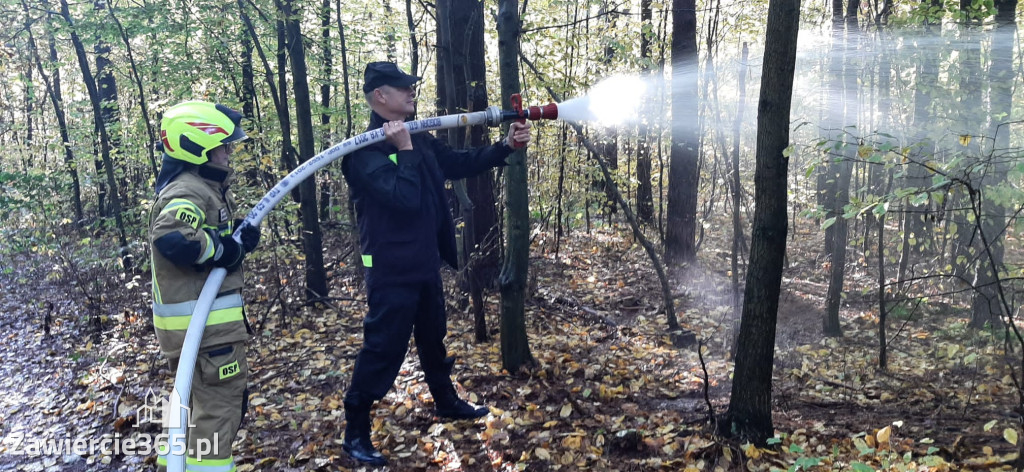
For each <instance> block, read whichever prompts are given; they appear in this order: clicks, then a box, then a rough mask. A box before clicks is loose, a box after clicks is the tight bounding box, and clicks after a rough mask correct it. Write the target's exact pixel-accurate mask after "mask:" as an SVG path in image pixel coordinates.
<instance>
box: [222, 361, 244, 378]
mask: <svg viewBox="0 0 1024 472" xmlns="http://www.w3.org/2000/svg"><path fill="white" fill-rule="evenodd" d="M239 372H241V369H239V367H238V361H235V362H232V363H230V364H228V365H225V366H221V368H220V379H221V380H224V379H226V378H230V377H234V376H236V375H238V373H239Z"/></svg>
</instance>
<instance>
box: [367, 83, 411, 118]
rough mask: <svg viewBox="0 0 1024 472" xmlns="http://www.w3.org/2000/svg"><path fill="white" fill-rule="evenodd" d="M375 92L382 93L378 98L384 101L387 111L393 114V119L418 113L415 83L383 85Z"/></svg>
mask: <svg viewBox="0 0 1024 472" xmlns="http://www.w3.org/2000/svg"><path fill="white" fill-rule="evenodd" d="M375 93H379V94H380V97H379V98H378V99H379V100H380V101H381V102H382V105H383V108H384V109H385V111H387V112H388V114H390V115H392V116H391V117H390V118H392V119H400V118H406V117H408V116H410V115H412V114H413V113H416V86H415V85H413V86H410V87H392V86H390V85H381V86H380V87H379V88H377V91H376V92H375ZM382 115H383V114H382Z"/></svg>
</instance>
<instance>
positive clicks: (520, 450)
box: [0, 230, 1020, 471]
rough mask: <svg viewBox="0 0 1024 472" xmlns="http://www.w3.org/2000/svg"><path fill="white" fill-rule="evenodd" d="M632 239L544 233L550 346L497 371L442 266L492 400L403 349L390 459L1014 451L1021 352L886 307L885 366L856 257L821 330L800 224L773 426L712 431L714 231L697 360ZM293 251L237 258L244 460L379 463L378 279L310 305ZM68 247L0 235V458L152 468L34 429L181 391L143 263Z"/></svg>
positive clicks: (140, 430)
mask: <svg viewBox="0 0 1024 472" xmlns="http://www.w3.org/2000/svg"><path fill="white" fill-rule="evenodd" d="M625 234H626V232H624V231H619V232H616V231H610V230H602V231H595V232H593V233H592V234H591V235H589V236H588V235H586V234H578V235H576V236H573V237H572V238H570V239H568V240H565V239H563V240H562V241H561V242H560V244H561V247H560V248H559V249H560V250H559V253H558V255H557V256H556V255H555V253H554V247H553V241H552V240H551V239H552V236H551V235H550V234H546V233H541V234H539V235H538V237H537V238H535V240H534V246H533V249H532V254H533V255H534V257H533V259H532V265H531V271H532V274H533V276H532V277H533V280H531V293H530V295H529V297H528V300H527V320H528V326H527V332H528V335H529V338H530V347H531V351H532V355H533V356H534V358H535V359H536V361H537V365H536V366H535V367H534V368H533V369H529V370H524V371H522V372H514V373H509V372H506V371H504V370H503V369H502V365H501V360H500V354H499V342H498V339H499V336H500V333H498V330H497V326H498V325H499V322H498V319H497V316H498V315H497V313H498V295H497V294H496V293H491V294H490V295H488V296H487V297H486V301H485V303H486V304H487V316H488V324H489V326H490V327H491V328H490V334H491V336H492V337H491V340H489V341H487V342H483V343H477V342H475V341H474V333H473V317H472V314H471V312H470V309H469V308H460V306H459V305H460V298H462V297H461V296H460V295H459V294H457V293H455V292H456V291H457V289H456V284H455V283H454V282H452V279H453V277H451V275H452V274H447V275H446V277H448V278H449V282H448V283H447V284H446V288H447V290H449V291H450V292H451V293H450V294H449V297H448V300H449V337H448V339H447V345H448V348H449V352H450V353H451V354H453V355H456V356H457V357H458V362H457V364H456V368H455V372H454V378H455V379H456V380H457V383H458V385H459V389H460V392H461V393H462V394H463V396H464V397H466V398H468V399H469V400H471V401H473V402H476V403H479V404H485V405H488V406H489V407H490V409H491V414H490V415H489V416H487V417H486V418H483V419H480V420H477V421H461V422H454V423H442V422H439V421H438V420H437V419H436V418H434V417H433V416H432V414H431V408H432V402H431V400H430V395H429V393H428V392H427V389H426V386H425V383H424V382H423V378H422V377H423V376H422V372H420V370H419V367H418V361H417V358H416V356H414V355H411V354H410V355H409V356H408V357H407V362H406V364H405V366H403V369H402V371H401V373H400V375H399V378H398V380H397V382H396V384H395V387H394V388H393V389H392V390H391V392H390V393H389V394H388V396H387V397H386V398H385V399H384V400H383V401H382V402H379V403H378V405H377V406H376V411H375V420H374V424H373V439H374V441H375V442H376V443H377V444H378V447H379V448H380V449H381V450H382V451H383V452H384V453H385V454H386V455H387V456H388V457H389V458H390V460H391V463H390V465H389V466H388V467H386V468H384V469H385V470H394V471H439V470H443V471H457V470H463V471H490V470H501V471H506V470H508V471H511V470H528V471H543V470H600V471H649V470H673V471H675V470H687V471H689V470H747V469H749V470H770V469H782V470H786V469H789V470H877V469H883V470H959V469H984V470H987V469H998V468H1000V467H1003V466H1005V465H1006V464H1009V463H1010V461H1012V460H1013V459H1014V458H1016V450H1017V448H1016V446H1014V445H1013V444H1011V442H1016V441H1017V431H1018V429H1019V426H1020V424H1019V416H1018V413H1019V412H1015V411H1014V405H1015V404H1016V392H1017V389H1016V388H1015V387H1014V386H1013V383H1012V382H1011V378H1010V376H1009V375H1008V374H1009V370H1008V369H1009V367H1008V365H1007V364H1008V362H1009V363H1013V362H1019V361H1020V359H1016V360H1007V359H1004V358H1003V357H1002V352H1003V351H1002V345H1001V344H1000V343H999V342H997V341H996V339H997V336H995V335H993V334H992V333H989V332H984V331H971V330H968V329H967V328H966V319H965V318H964V316H965V315H964V313H966V312H965V310H964V309H962V308H957V307H956V306H955V304H942V303H930V304H929V303H926V304H924V305H922V306H919V307H918V308H919V309H918V310H908V312H907V313H906V314H905V315H904V316H903V317H902V318H897V319H890V321H889V323H888V329H889V332H888V333H889V334H888V338H889V343H888V353H889V366H888V369H887V370H886V371H884V372H883V371H879V370H877V369H876V365H877V362H878V352H879V349H878V341H877V339H878V316H877V308H876V306H875V303H874V301H873V300H874V297H875V295H874V293H875V292H874V291H870V290H871V284H872V283H873V282H872V281H873V280H875V276H874V275H873V274H871V273H869V272H865V270H864V268H863V265H859V266H853V265H851V267H850V271H849V272H848V274H850V275H849V276H848V290H847V295H848V296H847V299H846V304H845V306H844V308H843V311H842V322H843V329H844V336H843V337H840V338H825V337H823V336H822V335H821V326H822V319H823V316H824V314H823V313H824V294H825V290H826V288H827V283H826V282H825V280H826V278H825V277H826V275H827V272H826V270H825V269H824V267H823V264H822V263H821V262H820V261H818V260H816V259H815V257H814V256H813V255H814V254H818V253H820V249H819V248H817V247H815V246H814V244H812V243H804V244H803V245H801V243H800V242H799V241H800V238H797V241H796V242H793V243H791V244H790V259H789V264H788V266H787V268H786V270H785V273H784V282H783V294H782V298H781V300H780V303H781V306H780V310H779V316H778V325H777V326H778V328H777V333H776V346H777V349H776V358H775V371H774V397H773V411H774V418H773V420H774V425H775V428H776V431H777V435H776V436H777V439H776V440H773V441H771V442H772V443H774V444H773V445H771V446H769V448H766V449H764V448H755V447H753V446H751V445H749V444H740V443H735V442H732V441H729V440H726V439H723V438H721V437H719V436H717V435H715V434H713V428H711V427H710V426H709V422H708V419H709V412H708V407H709V405H710V406H711V407H712V408H713V409H714V411H715V413H716V414H722V413H724V412H725V410H726V408H727V406H728V400H729V395H730V389H731V380H730V379H731V375H732V357H731V350H732V349H733V348H734V346H733V338H734V336H735V333H736V332H737V330H738V327H739V321H738V318H739V317H738V314H736V313H735V312H734V310H733V309H732V307H731V303H730V302H729V300H730V296H729V294H728V293H729V292H728V290H729V286H730V281H729V278H728V274H727V268H725V267H726V266H728V260H727V258H726V257H722V256H723V255H724V254H722V253H715V252H714V251H712V250H706V251H704V253H705V256H703V257H704V258H705V260H703V261H702V264H701V265H702V266H704V267H711V268H713V269H709V270H706V271H705V272H703V273H700V274H698V275H694V273H695V271H690V272H689V273H688V274H683V273H676V274H674V280H675V281H676V282H675V283H676V287H675V290H677V291H678V293H680V294H682V296H681V298H680V299H679V300H678V302H677V315H678V316H679V320H680V322H681V323H682V324H683V325H684V326H685V327H687V328H688V329H690V330H692V331H694V332H695V333H696V335H697V337H698V339H700V340H701V341H702V342H701V344H702V345H703V346H704V349H703V351H702V353H703V358H704V361H705V362H704V364H703V365H702V363H701V360H700V359H699V356H698V352H697V347H696V346H686V347H677V346H676V345H675V344H676V343H673V339H672V338H671V337H670V336H669V334H668V333H667V328H666V319H665V316H664V314H663V311H662V309H661V304H662V303H661V297H660V288H659V285H658V282H657V278H656V276H655V275H654V273H653V270H651V268H650V264H649V262H648V261H647V260H646V259H645V256H644V253H643V251H642V250H641V249H640V248H639V246H638V245H636V244H634V242H633V241H632V240H631V239H630V238H628V236H624V235H625ZM803 237H804V238H806V239H812V238H813V237H814V236H811V235H804V236H803ZM706 244H710V243H708V242H706ZM721 247H725V246H724V245H722V246H721ZM5 252H6V253H5ZM280 253H281V250H280V249H274V250H270V249H266V250H263V251H261V252H257V254H256V256H257V257H256V258H255V259H254V260H250V261H249V262H247V267H249V268H251V269H250V270H249V272H248V273H247V275H246V278H247V284H248V288H247V291H246V298H247V300H248V316H249V318H250V320H251V321H253V322H254V324H255V326H256V328H257V332H256V334H255V336H254V337H253V339H252V342H251V343H250V350H249V364H250V366H251V373H250V381H249V389H250V392H251V396H250V407H249V411H248V417H247V419H246V421H245V423H244V424H243V427H242V429H241V431H240V432H239V436H238V440H237V441H236V443H235V447H234V451H235V455H236V459H237V463H238V464H239V467H238V470H240V471H254V470H256V471H300V470H315V471H338V470H365V469H366V468H364V467H360V466H359V465H358V464H356V463H354V462H353V461H352V460H351V459H350V458H349V457H348V456H347V455H346V454H345V453H344V452H343V451H342V449H341V437H342V431H343V429H344V421H343V418H344V416H343V409H342V397H343V395H344V391H345V389H346V388H347V386H348V382H349V374H350V370H351V366H352V364H353V362H354V359H355V355H356V353H357V351H358V349H359V346H360V344H361V341H362V333H361V320H362V317H363V315H364V313H365V304H364V302H363V300H364V298H365V295H364V291H363V290H362V289H361V288H360V286H359V283H360V282H359V280H358V278H356V277H354V271H353V270H352V269H351V268H348V267H342V265H341V264H338V263H337V260H339V259H340V256H334V257H333V258H328V260H329V261H334V262H332V263H331V266H332V270H331V272H330V274H329V275H330V276H331V282H330V286H331V289H332V294H333V295H334V296H335V297H337V298H335V299H332V300H331V301H329V302H326V303H323V304H320V305H317V306H305V305H304V304H303V302H302V300H301V295H300V294H301V275H300V274H301V268H300V267H301V265H300V264H298V263H295V262H290V261H287V260H282V259H279V256H280ZM59 254H60V251H56V252H52V251H43V250H40V249H38V248H37V249H36V250H34V251H32V250H29V251H25V252H19V253H11V252H10V251H0V286H2V287H3V290H0V356H2V358H0V372H2V377H0V438H3V443H2V444H0V470H10V469H17V470H26V471H88V470H97V471H99V470H119V471H121V470H124V471H129V470H130V471H136V470H150V469H152V468H153V464H154V462H155V457H154V456H153V454H149V455H144V456H140V455H127V454H123V453H122V454H102V453H94V454H88V453H85V454H78V453H75V451H71V452H69V451H68V450H67V449H65V450H62V451H59V452H58V451H54V450H49V451H47V450H39V449H38V448H37V449H32V448H31V447H28V446H30V445H31V444H32V443H38V441H40V440H47V439H53V440H56V441H57V442H58V444H59V443H60V441H62V440H63V439H67V438H71V439H75V438H100V437H103V436H104V435H107V437H116V438H121V439H123V438H138V437H140V435H145V434H153V433H155V432H156V431H154V429H155V426H153V425H145V424H142V425H140V424H138V418H137V417H136V413H137V412H138V411H139V408H141V407H143V406H145V402H146V396H147V392H148V391H149V390H151V389H152V390H153V391H156V392H159V393H160V394H161V395H166V393H167V392H169V390H170V388H171V386H172V380H171V378H172V377H173V372H170V371H169V370H168V368H167V366H166V362H165V361H164V360H163V359H161V357H160V356H159V353H158V349H157V345H156V339H155V337H154V335H153V330H152V326H151V322H150V320H149V318H150V314H149V309H148V303H149V301H148V300H149V296H148V290H149V289H148V286H147V282H148V279H149V275H148V273H146V272H139V273H138V274H137V275H135V276H134V279H132V280H118V279H117V277H116V276H113V277H112V276H110V275H109V274H107V275H104V274H103V273H102V269H86V268H83V265H81V264H76V263H74V262H72V261H73V258H68V257H57V256H58V255H59ZM854 258H855V257H854ZM109 266H110V264H108V265H107V267H108V269H107V271H108V272H109ZM103 280H109V281H107V282H101V281H103ZM48 314H49V315H50V317H51V318H52V322H51V323H50V325H51V334H50V335H46V334H44V327H43V325H44V320H45V318H46V317H47V315H48ZM96 319H99V320H100V321H101V325H100V326H99V327H96V326H95V325H94V324H93V322H94V321H95V320H96ZM705 369H706V375H707V381H706V382H705ZM705 383H707V389H705ZM122 452H123V451H122ZM1006 468H1008V466H1006Z"/></svg>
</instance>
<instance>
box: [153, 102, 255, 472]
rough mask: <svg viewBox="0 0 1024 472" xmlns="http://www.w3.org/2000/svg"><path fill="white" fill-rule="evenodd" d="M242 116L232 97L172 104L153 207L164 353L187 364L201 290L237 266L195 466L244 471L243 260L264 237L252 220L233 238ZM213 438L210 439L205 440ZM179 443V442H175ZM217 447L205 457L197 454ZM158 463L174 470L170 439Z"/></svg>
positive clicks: (210, 324) (195, 410) (218, 316)
mask: <svg viewBox="0 0 1024 472" xmlns="http://www.w3.org/2000/svg"><path fill="white" fill-rule="evenodd" d="M241 120H242V115H241V114H240V113H238V112H236V111H234V110H232V109H230V108H228V107H226V106H224V105H219V104H213V103H207V102H201V101H190V102H184V103H180V104H178V105H175V106H173V107H171V108H169V109H168V110H167V111H166V112H165V113H164V116H163V119H162V121H161V123H160V137H161V142H160V144H158V147H162V150H163V152H164V156H163V165H162V167H161V169H160V174H159V175H158V176H157V180H156V192H157V197H156V201H155V202H154V204H153V208H152V213H151V214H150V233H149V238H150V240H149V241H150V249H151V253H152V257H153V260H152V270H153V325H154V327H155V328H156V337H157V340H158V341H159V343H160V350H161V352H162V353H163V354H164V355H165V356H167V358H168V360H169V361H170V365H171V371H172V372H174V371H175V370H176V369H177V364H178V358H179V357H180V355H181V348H182V344H183V342H184V340H185V331H186V330H187V328H188V324H189V321H190V320H191V318H192V310H193V308H194V307H195V304H196V301H197V300H198V298H199V292H200V291H201V290H202V287H203V284H204V283H205V282H206V278H207V276H208V275H209V274H210V271H211V270H212V269H213V268H214V267H223V268H225V269H227V271H228V274H227V276H226V277H225V279H224V283H223V285H222V286H221V292H220V293H218V295H217V298H216V300H215V301H214V303H213V307H212V309H211V311H210V315H209V319H208V320H207V322H206V329H205V330H204V332H203V339H202V343H201V344H200V348H199V356H198V358H197V360H196V366H195V372H194V374H193V382H192V393H191V402H190V405H189V408H190V411H191V419H190V424H189V428H188V430H187V438H186V441H185V442H186V443H187V447H188V449H187V450H186V451H187V452H188V454H187V457H186V460H185V462H186V470H188V471H194V472H199V471H202V472H231V471H234V470H235V464H234V459H233V457H232V455H231V443H232V442H233V441H234V439H235V433H236V432H237V431H238V428H239V425H240V424H241V421H242V416H243V415H244V412H245V407H246V403H247V397H248V395H247V391H246V380H247V378H248V364H247V363H246V359H245V340H246V339H247V338H248V337H249V328H248V324H247V323H246V320H245V315H244V313H243V311H242V293H241V289H242V271H241V267H242V259H244V258H245V254H246V253H248V252H251V251H252V250H253V249H254V248H255V247H256V245H257V244H259V236H260V230H259V228H258V227H252V226H248V225H247V226H246V227H245V229H244V230H243V234H242V238H241V239H242V243H241V244H240V243H238V242H236V241H235V240H234V238H232V237H231V235H232V233H233V232H234V231H235V228H236V227H237V226H238V225H239V223H240V222H241V220H235V219H233V214H234V212H235V202H234V198H233V197H232V195H231V192H230V190H229V186H230V184H231V181H232V177H233V176H232V174H233V171H232V169H231V167H230V165H229V164H230V162H229V160H230V157H231V153H232V147H233V145H234V144H235V143H238V142H239V141H242V140H244V139H246V138H247V136H246V134H245V131H243V130H242V127H241V126H240V125H241ZM200 443H205V444H200ZM171 447H175V446H174V445H172V446H171ZM198 451H207V454H206V455H205V456H202V457H198V456H193V454H196V453H197V452H198ZM159 452H160V456H159V457H158V459H157V468H158V470H166V466H167V458H166V454H167V452H168V450H167V446H166V445H165V446H163V447H161V448H160V451H159Z"/></svg>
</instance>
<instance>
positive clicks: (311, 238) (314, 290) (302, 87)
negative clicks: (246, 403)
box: [281, 0, 328, 300]
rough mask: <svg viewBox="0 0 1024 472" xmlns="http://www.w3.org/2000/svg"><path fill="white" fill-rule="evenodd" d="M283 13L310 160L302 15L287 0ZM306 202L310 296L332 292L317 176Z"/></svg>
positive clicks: (303, 151)
mask: <svg viewBox="0 0 1024 472" xmlns="http://www.w3.org/2000/svg"><path fill="white" fill-rule="evenodd" d="M281 6H282V8H283V9H282V13H283V14H284V16H285V18H287V19H288V20H287V31H288V44H289V45H290V46H291V47H290V49H291V54H289V58H290V59H291V66H292V77H293V80H292V87H293V88H294V93H295V116H296V119H297V125H298V132H299V133H298V135H299V160H300V162H306V161H307V160H308V159H310V158H312V157H313V155H314V154H315V151H314V149H315V142H314V140H313V112H312V107H311V104H310V100H309V82H308V79H307V78H306V46H305V44H304V43H303V41H302V31H301V29H300V26H299V23H300V19H301V16H300V15H299V12H298V11H296V10H294V3H293V0H284V1H283V2H282V4H281ZM299 191H300V193H301V195H302V201H301V202H299V211H300V212H301V213H302V252H303V254H305V256H306V261H305V263H306V299H307V300H313V299H317V298H323V297H326V296H327V295H328V288H327V272H326V271H325V270H324V253H323V238H322V236H321V234H320V220H319V219H318V218H317V211H316V178H315V177H310V178H308V179H306V180H303V181H302V183H300V184H299Z"/></svg>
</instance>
